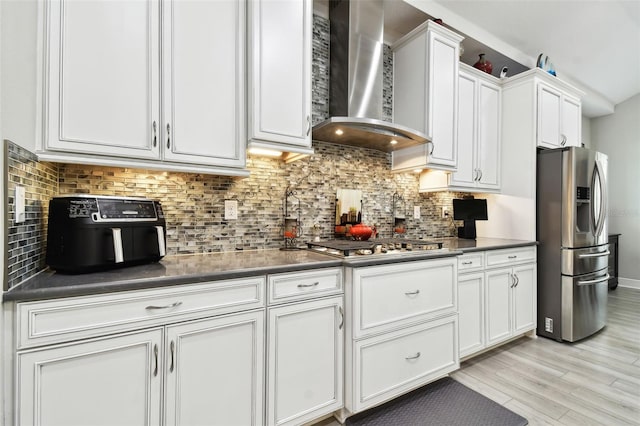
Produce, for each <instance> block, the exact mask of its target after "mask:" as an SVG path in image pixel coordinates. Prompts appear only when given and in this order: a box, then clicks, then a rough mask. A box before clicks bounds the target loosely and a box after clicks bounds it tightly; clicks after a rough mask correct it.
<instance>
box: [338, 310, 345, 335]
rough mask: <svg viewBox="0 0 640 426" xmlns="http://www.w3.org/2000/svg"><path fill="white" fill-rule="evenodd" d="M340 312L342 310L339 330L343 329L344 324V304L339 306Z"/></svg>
mask: <svg viewBox="0 0 640 426" xmlns="http://www.w3.org/2000/svg"><path fill="white" fill-rule="evenodd" d="M338 312H340V325H339V326H338V330H342V327H343V326H344V311H343V310H342V306H338Z"/></svg>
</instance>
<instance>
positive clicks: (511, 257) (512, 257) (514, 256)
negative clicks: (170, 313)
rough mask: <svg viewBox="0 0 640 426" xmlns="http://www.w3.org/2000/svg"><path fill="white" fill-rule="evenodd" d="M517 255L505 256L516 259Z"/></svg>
mask: <svg viewBox="0 0 640 426" xmlns="http://www.w3.org/2000/svg"><path fill="white" fill-rule="evenodd" d="M517 257H518V256H515V255H514V256H507V258H508V259H516V258H517Z"/></svg>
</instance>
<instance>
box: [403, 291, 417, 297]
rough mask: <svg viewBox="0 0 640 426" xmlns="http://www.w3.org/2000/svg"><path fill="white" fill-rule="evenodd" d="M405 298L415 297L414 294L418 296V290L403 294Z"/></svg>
mask: <svg viewBox="0 0 640 426" xmlns="http://www.w3.org/2000/svg"><path fill="white" fill-rule="evenodd" d="M405 294H406V295H407V296H415V295H416V294H420V290H416V291H409V292H406V293H405Z"/></svg>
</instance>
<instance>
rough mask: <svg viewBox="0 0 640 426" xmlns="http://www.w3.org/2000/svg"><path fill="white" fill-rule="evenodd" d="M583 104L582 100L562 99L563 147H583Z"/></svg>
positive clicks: (565, 97)
mask: <svg viewBox="0 0 640 426" xmlns="http://www.w3.org/2000/svg"><path fill="white" fill-rule="evenodd" d="M581 135H582V104H581V103H580V100H578V99H574V98H571V97H568V96H566V95H565V96H564V97H563V98H562V135H561V143H562V141H564V142H565V144H564V145H563V146H581V144H582V137H581Z"/></svg>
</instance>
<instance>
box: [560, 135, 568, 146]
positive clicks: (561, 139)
mask: <svg viewBox="0 0 640 426" xmlns="http://www.w3.org/2000/svg"><path fill="white" fill-rule="evenodd" d="M566 143H567V137H566V136H565V135H560V145H562V146H565V145H566Z"/></svg>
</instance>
